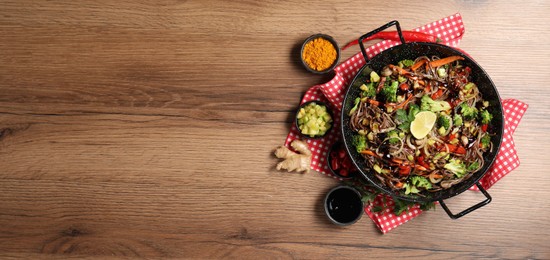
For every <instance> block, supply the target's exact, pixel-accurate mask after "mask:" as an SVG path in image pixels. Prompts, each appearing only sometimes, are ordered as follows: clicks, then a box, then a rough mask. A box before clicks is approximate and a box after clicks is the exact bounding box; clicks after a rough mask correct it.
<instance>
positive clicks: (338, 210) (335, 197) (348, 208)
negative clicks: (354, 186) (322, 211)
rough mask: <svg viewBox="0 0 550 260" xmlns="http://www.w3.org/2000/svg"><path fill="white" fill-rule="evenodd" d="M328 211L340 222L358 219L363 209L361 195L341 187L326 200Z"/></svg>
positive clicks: (350, 221) (346, 222) (345, 222)
mask: <svg viewBox="0 0 550 260" xmlns="http://www.w3.org/2000/svg"><path fill="white" fill-rule="evenodd" d="M326 203H327V205H326V209H327V213H328V214H329V215H330V217H331V218H332V219H333V220H334V221H336V222H338V223H340V224H350V223H352V222H354V221H356V220H357V219H358V218H359V217H360V216H361V213H362V211H363V203H362V202H361V197H360V196H359V195H358V194H357V193H356V192H355V191H353V190H351V189H347V188H340V189H336V190H334V191H332V192H331V193H330V194H329V195H328V198H327V201H326Z"/></svg>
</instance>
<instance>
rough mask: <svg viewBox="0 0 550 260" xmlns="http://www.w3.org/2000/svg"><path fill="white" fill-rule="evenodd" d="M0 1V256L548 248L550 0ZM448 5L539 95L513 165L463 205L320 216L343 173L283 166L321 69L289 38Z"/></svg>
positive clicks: (506, 253) (514, 88) (478, 41)
mask: <svg viewBox="0 0 550 260" xmlns="http://www.w3.org/2000/svg"><path fill="white" fill-rule="evenodd" d="M0 6H1V7H0V93H1V94H0V166H1V171H0V257H22V258H36V257H44V256H51V257H62V258H65V257H69V256H75V257H85V256H89V257H107V256H130V257H150V258H157V257H176V258H179V257H190V258H225V257H226V258H250V259H258V258H260V259H264V258H335V257H336V258H367V257H368V258H379V257H384V258H385V257H391V258H397V257H414V258H451V257H452V258H550V249H549V247H548V244H549V243H550V235H549V231H548V230H549V229H550V224H548V217H550V206H549V203H548V198H549V197H550V188H549V187H550V170H549V169H550V161H549V160H548V151H549V150H550V135H549V134H548V132H549V131H550V118H549V114H550V108H549V107H550V105H549V100H550V94H549V93H550V91H549V86H548V82H550V76H549V75H550V73H548V68H549V65H548V64H549V57H550V51H549V50H550V48H549V47H550V46H549V42H550V36H549V35H550V30H549V28H550V27H549V26H548V23H549V22H550V19H549V18H548V13H549V12H550V4H549V2H548V1H499V2H497V1H455V2H451V3H448V2H442V1H422V2H421V3H416V4H412V3H411V2H410V1H397V2H396V1H392V2H380V3H375V1H372V3H365V2H364V1H330V2H322V3H320V2H319V3H317V2H313V1H311V2H306V1H288V2H280V1H224V2H222V1H175V0H172V1H106V0H104V1H67V0H66V1H23V0H21V1H5V0H3V1H0ZM455 12H460V13H461V14H462V16H463V19H464V23H465V26H466V34H465V36H464V38H463V41H462V43H461V48H463V49H464V50H466V51H467V52H469V53H470V54H471V55H472V56H473V57H475V58H476V60H477V61H478V62H479V63H480V64H481V65H482V66H483V67H484V68H485V69H486V70H487V72H488V73H489V75H491V77H492V79H493V80H494V82H495V83H496V85H497V86H498V89H499V91H500V93H501V95H502V97H503V98H518V99H520V100H522V101H524V102H527V103H528V104H529V105H530V108H529V110H528V112H527V114H526V115H525V117H524V119H523V121H522V123H521V124H520V126H519V128H518V129H517V132H516V134H515V142H516V148H517V150H518V153H519V157H520V159H521V163H522V164H521V166H520V167H519V168H518V169H517V170H515V171H514V172H513V173H512V174H510V175H509V176H507V177H506V178H504V179H503V180H501V181H500V182H499V183H498V184H497V185H496V186H494V187H493V188H492V189H491V190H490V192H491V195H492V196H493V198H494V200H493V202H492V203H491V204H489V206H486V207H484V208H482V209H480V210H478V211H475V212H474V213H472V214H470V215H467V216H466V217H464V218H462V219H460V220H451V219H449V218H448V217H447V215H446V214H445V213H444V211H443V210H442V209H441V208H437V209H436V210H435V211H431V212H428V213H425V214H422V215H421V216H420V217H418V218H416V219H414V220H412V221H410V222H409V223H407V224H405V225H403V226H401V227H399V228H397V229H395V230H392V231H391V232H390V233H388V234H386V235H382V234H381V233H380V232H379V231H378V230H377V229H376V227H375V226H374V225H373V223H372V221H371V220H370V219H369V218H368V217H366V216H364V217H363V218H362V219H361V220H360V221H359V222H358V223H357V224H355V225H353V226H350V227H346V228H340V227H337V226H334V225H332V224H330V223H329V221H328V220H327V218H326V217H325V215H324V213H323V209H322V204H321V200H322V199H323V196H324V195H325V193H326V192H327V191H328V190H329V189H330V188H331V187H333V186H335V185H337V184H338V183H337V182H336V181H335V180H333V179H331V178H327V177H324V176H323V175H321V174H318V173H315V172H314V173H310V174H305V175H304V174H288V173H284V172H278V171H276V170H275V169H274V165H275V164H276V163H277V160H276V159H275V158H274V157H273V156H272V152H273V150H274V149H275V148H276V147H277V146H279V145H281V144H282V143H283V141H284V138H285V137H286V134H287V132H288V130H289V127H290V125H291V123H292V120H293V111H294V110H295V108H296V105H297V104H298V102H299V99H300V96H301V95H302V94H303V93H304V91H305V90H306V89H308V88H309V87H310V86H312V85H315V84H318V83H322V82H325V81H327V80H328V79H329V78H330V75H328V76H317V75H313V74H310V73H307V72H306V71H305V70H304V69H303V68H302V67H301V65H300V63H299V60H298V55H297V54H296V51H297V47H298V46H299V44H300V43H301V41H302V40H303V39H305V38H306V37H307V36H309V35H311V34H313V33H318V32H322V33H327V34H330V35H332V36H334V38H335V39H336V40H337V41H339V42H340V43H341V44H343V43H345V42H347V41H348V40H351V39H354V38H356V37H358V36H359V35H361V34H362V33H364V32H366V31H368V30H370V29H373V28H375V27H377V26H379V25H382V24H383V23H385V22H388V21H389V20H392V19H398V20H399V21H400V22H401V25H402V26H403V27H404V28H405V29H410V28H414V27H416V26H419V25H422V24H425V23H428V22H431V21H433V20H436V19H438V18H441V17H444V16H447V15H451V14H453V13H455ZM356 51H357V48H355V49H353V48H352V49H351V50H346V51H344V52H343V53H342V55H343V58H344V59H345V58H347V57H350V56H351V55H353V54H354V53H355V52H356ZM480 199H481V196H480V195H478V194H477V193H473V192H466V193H464V194H463V196H460V197H456V198H453V199H451V200H449V204H450V205H451V206H452V207H454V208H461V207H462V208H465V207H467V206H469V205H470V204H472V203H475V202H477V201H479V200H480Z"/></svg>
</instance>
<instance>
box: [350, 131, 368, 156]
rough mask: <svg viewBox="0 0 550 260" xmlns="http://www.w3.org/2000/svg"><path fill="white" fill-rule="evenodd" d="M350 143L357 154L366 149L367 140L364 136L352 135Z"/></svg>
mask: <svg viewBox="0 0 550 260" xmlns="http://www.w3.org/2000/svg"><path fill="white" fill-rule="evenodd" d="M352 143H353V145H354V146H355V150H357V152H358V153H360V152H361V151H363V150H365V149H367V138H366V137H365V136H364V135H354V136H353V140H352Z"/></svg>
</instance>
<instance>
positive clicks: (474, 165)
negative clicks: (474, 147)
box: [466, 162, 479, 172]
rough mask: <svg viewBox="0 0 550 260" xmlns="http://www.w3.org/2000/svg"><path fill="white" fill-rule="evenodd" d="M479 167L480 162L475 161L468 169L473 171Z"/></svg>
mask: <svg viewBox="0 0 550 260" xmlns="http://www.w3.org/2000/svg"><path fill="white" fill-rule="evenodd" d="M477 168H479V162H473V163H471V164H470V165H468V168H466V170H468V171H470V172H473V171H475V170H477Z"/></svg>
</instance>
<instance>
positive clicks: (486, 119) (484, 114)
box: [479, 110, 493, 124]
mask: <svg viewBox="0 0 550 260" xmlns="http://www.w3.org/2000/svg"><path fill="white" fill-rule="evenodd" d="M479 116H480V118H481V123H482V124H488V123H490V122H491V119H493V115H491V113H489V111H487V110H482V111H481V113H479Z"/></svg>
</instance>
